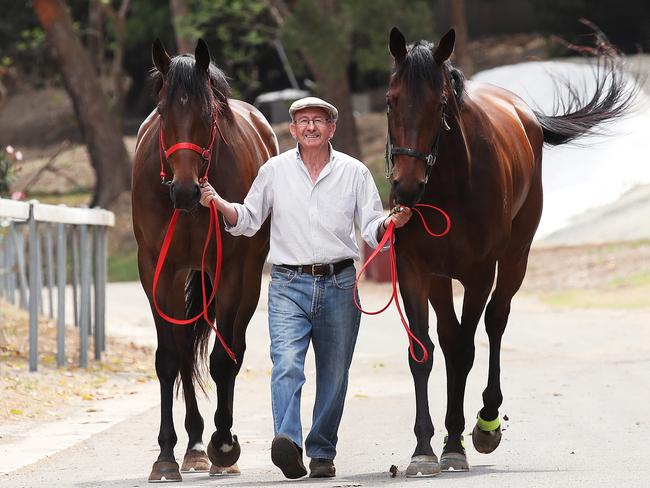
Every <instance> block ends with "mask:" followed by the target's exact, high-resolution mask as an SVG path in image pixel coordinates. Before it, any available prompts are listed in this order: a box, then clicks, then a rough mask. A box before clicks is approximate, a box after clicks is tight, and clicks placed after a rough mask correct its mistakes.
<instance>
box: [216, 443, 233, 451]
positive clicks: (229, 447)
mask: <svg viewBox="0 0 650 488" xmlns="http://www.w3.org/2000/svg"><path fill="white" fill-rule="evenodd" d="M232 448H233V445H228V444H221V447H220V448H219V450H220V451H221V452H230V451H232Z"/></svg>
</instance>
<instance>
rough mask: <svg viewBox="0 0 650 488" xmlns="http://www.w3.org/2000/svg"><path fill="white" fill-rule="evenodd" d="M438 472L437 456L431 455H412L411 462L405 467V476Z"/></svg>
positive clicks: (415, 476)
mask: <svg viewBox="0 0 650 488" xmlns="http://www.w3.org/2000/svg"><path fill="white" fill-rule="evenodd" d="M438 474H440V464H439V463H438V457H437V456H436V455H435V454H434V455H432V456H413V457H412V458H411V463H410V464H409V466H408V468H406V477H407V478H419V477H431V476H436V475H438Z"/></svg>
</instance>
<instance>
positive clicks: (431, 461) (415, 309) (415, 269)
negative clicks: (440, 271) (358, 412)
mask: <svg viewBox="0 0 650 488" xmlns="http://www.w3.org/2000/svg"><path fill="white" fill-rule="evenodd" d="M398 259H399V258H398ZM421 269H422V267H421V266H417V265H416V264H415V263H413V262H412V261H411V260H409V259H401V260H399V261H398V272H399V282H400V294H401V295H402V299H403V301H404V311H405V312H406V315H407V317H408V320H409V325H410V328H411V331H412V332H413V334H414V335H415V337H417V338H418V340H419V341H421V342H422V344H424V346H425V347H426V349H427V351H429V358H428V360H427V361H426V362H424V363H418V362H416V361H414V360H413V358H412V357H411V355H410V354H408V359H409V367H410V370H411V375H412V376H413V382H414V384H415V426H414V428H413V431H414V432H415V438H416V440H417V444H416V446H415V451H414V452H413V455H412V456H411V463H410V464H409V466H408V468H407V469H406V476H408V477H413V476H435V475H437V474H438V473H440V465H439V463H438V458H437V456H436V455H435V453H434V452H433V449H432V448H431V438H432V437H433V434H434V427H433V422H432V421H431V414H430V412H429V392H428V383H429V375H430V374H431V368H432V367H433V347H434V346H433V342H432V341H431V338H430V337H429V304H428V302H427V292H428V290H427V288H426V287H423V286H421V285H422V283H426V276H423V275H422V274H421V273H420V270H421ZM415 351H416V354H417V353H419V354H421V353H422V351H419V350H418V347H417V345H416V346H415Z"/></svg>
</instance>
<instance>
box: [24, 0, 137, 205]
mask: <svg viewBox="0 0 650 488" xmlns="http://www.w3.org/2000/svg"><path fill="white" fill-rule="evenodd" d="M33 5H34V11H35V12H36V15H37V17H38V20H39V22H40V23H41V26H42V27H43V30H44V31H45V33H46V34H47V39H48V42H49V44H50V47H51V50H52V54H53V56H54V58H55V59H56V61H57V63H58V65H59V69H60V71H61V74H62V75H63V81H64V83H65V87H66V90H67V91H68V94H69V95H70V98H71V99H72V104H73V106H74V110H75V113H76V115H77V120H78V122H79V127H80V129H81V132H82V134H83V136H84V139H85V141H86V147H87V148H88V152H89V154H90V160H91V164H92V165H93V168H94V170H95V175H96V183H95V190H94V193H93V198H92V201H91V205H92V206H100V207H108V206H110V204H111V203H112V202H113V201H114V200H115V199H116V198H117V197H118V196H119V195H120V194H121V193H122V192H123V191H126V190H129V189H130V184H131V164H130V161H129V156H128V154H127V152H126V147H125V146H124V141H123V140H122V131H121V130H120V124H119V122H118V120H117V118H116V117H115V115H114V114H113V113H112V112H111V111H110V110H109V109H108V103H107V101H106V97H105V95H104V93H103V91H102V90H101V87H100V84H99V81H98V79H97V75H96V73H95V70H94V69H93V66H92V63H91V61H90V58H89V56H88V53H87V52H86V51H85V50H84V48H83V46H82V45H81V42H80V40H79V38H78V37H77V35H76V34H75V32H74V29H73V27H72V20H71V18H70V14H69V13H68V10H67V6H66V5H65V3H64V2H63V1H62V0H33Z"/></svg>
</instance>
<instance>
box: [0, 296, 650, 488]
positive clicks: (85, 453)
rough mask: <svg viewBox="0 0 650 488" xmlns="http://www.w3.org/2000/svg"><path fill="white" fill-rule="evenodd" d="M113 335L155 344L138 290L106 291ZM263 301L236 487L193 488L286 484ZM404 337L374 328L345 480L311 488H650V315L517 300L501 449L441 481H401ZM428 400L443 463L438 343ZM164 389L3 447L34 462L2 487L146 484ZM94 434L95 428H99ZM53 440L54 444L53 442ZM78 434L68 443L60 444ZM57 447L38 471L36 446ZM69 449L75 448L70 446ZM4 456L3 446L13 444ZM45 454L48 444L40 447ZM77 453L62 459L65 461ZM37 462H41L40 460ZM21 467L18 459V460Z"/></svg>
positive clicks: (249, 361) (407, 428)
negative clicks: (436, 486)
mask: <svg viewBox="0 0 650 488" xmlns="http://www.w3.org/2000/svg"><path fill="white" fill-rule="evenodd" d="M362 286H363V287H362V290H361V294H362V300H363V301H364V305H365V306H367V307H368V308H371V309H374V308H377V307H378V306H379V305H380V304H381V302H382V301H383V300H384V299H385V298H387V297H388V293H389V290H388V288H387V287H386V286H381V285H375V284H369V283H364V284H363V285H362ZM108 296H109V299H108V325H109V333H113V334H122V335H127V336H129V337H133V338H135V339H136V340H138V341H140V342H150V341H152V340H153V339H154V334H153V325H151V324H152V321H151V317H150V312H149V309H148V306H147V305H146V301H145V300H144V295H143V293H142V291H141V289H140V287H139V284H118V285H110V286H109V287H108ZM265 302H266V297H265V295H264V296H263V297H262V299H261V304H260V307H259V308H258V311H257V312H256V314H255V316H254V318H253V321H252V322H251V324H250V326H249V332H248V341H247V342H248V350H247V357H246V359H245V362H244V369H243V371H242V373H241V374H240V377H239V380H238V384H237V390H236V400H235V426H234V430H233V431H234V433H236V434H237V435H238V437H239V439H240V442H242V456H241V458H240V460H239V467H240V468H241V470H242V475H241V476H239V477H236V478H209V477H208V476H207V474H191V475H185V479H184V483H183V486H215V485H219V486H222V485H223V486H236V487H253V486H264V487H269V486H287V483H289V481H287V480H285V479H284V478H283V477H282V474H281V473H280V472H279V470H277V469H276V468H275V467H274V466H273V465H272V464H271V460H270V441H271V438H272V435H273V432H272V421H271V410H270V395H269V386H268V384H269V378H270V367H271V364H270V360H269V359H268V333H267V330H266V307H265ZM476 344H477V349H476V360H475V363H474V368H473V370H472V372H471V374H470V377H469V381H468V388H467V394H466V402H465V414H466V417H467V419H468V421H467V429H466V431H467V432H470V431H471V428H472V426H473V420H472V419H473V418H474V416H475V413H476V412H477V411H478V409H479V408H480V407H481V392H482V390H483V388H484V386H485V381H486V377H487V368H486V365H487V338H486V336H485V333H484V331H483V330H482V326H481V327H479V333H478V335H477V339H476ZM406 347H407V342H406V336H405V333H404V331H403V329H402V328H401V325H400V323H399V321H398V319H397V317H396V314H395V312H394V311H393V310H392V309H391V310H390V311H388V312H386V313H384V314H382V315H380V316H374V317H364V319H363V321H362V326H361V333H360V336H359V340H358V345H357V351H356V353H355V359H354V362H353V365H352V373H351V379H350V386H349V392H348V400H347V404H346V411H345V413H344V416H343V422H342V425H341V429H340V434H339V454H338V456H337V459H336V466H337V471H338V477H337V478H334V479H332V480H326V481H312V480H309V479H305V480H302V481H298V483H300V484H301V485H303V486H319V487H349V486H366V487H371V486H402V485H406V484H407V483H408V486H424V485H425V484H428V483H444V484H445V485H448V486H453V487H459V486H460V487H462V486H468V487H469V486H476V485H477V484H479V485H480V486H481V487H491V486H495V487H497V486H498V487H500V488H502V487H517V488H519V487H521V486H526V487H547V486H548V487H556V486H557V487H559V486H561V487H574V486H576V487H577V486H584V487H598V486H608V487H610V486H625V487H626V488H632V487H647V486H648V483H649V482H648V479H650V467H649V463H648V459H650V446H649V444H648V439H649V438H650V423H649V421H648V419H646V417H645V416H646V414H647V411H648V409H647V406H648V404H650V373H649V371H650V367H649V366H650V312H647V311H645V312H639V311H598V310H592V311H568V312H565V311H562V312H559V311H553V310H550V309H548V308H546V307H545V306H543V305H540V304H538V303H536V302H533V301H528V300H525V299H521V298H520V299H516V301H515V303H514V304H513V311H512V314H511V319H510V323H509V327H508V329H507V331H506V335H505V337H504V342H503V352H502V359H503V361H502V386H503V392H504V397H505V401H504V405H503V406H502V409H501V412H500V413H501V414H502V415H503V414H506V415H507V416H508V418H509V421H507V422H505V423H504V427H505V432H504V437H503V441H502V443H501V445H500V446H499V448H498V449H497V450H496V451H495V452H494V453H492V454H489V455H482V454H479V453H477V452H476V451H475V450H474V449H473V447H472V446H471V439H470V438H469V437H468V436H467V437H466V444H467V446H468V457H469V462H470V464H471V470H470V471H469V472H468V473H443V474H441V475H440V476H439V477H437V478H436V479H433V480H432V479H408V480H407V479H406V478H405V477H404V476H403V475H402V474H398V476H397V477H396V478H391V477H390V474H389V473H388V470H389V468H390V466H391V465H393V464H394V465H397V466H398V467H399V469H400V470H404V469H405V468H406V466H407V464H408V461H409V458H410V455H411V453H412V450H413V448H414V446H415V439H414V435H413V422H414V394H413V388H412V380H411V376H410V373H409V371H408V365H407V362H406ZM313 369H314V368H313V357H310V359H309V360H308V367H307V370H308V372H307V376H308V380H307V384H306V385H305V388H304V390H303V426H304V428H305V429H307V428H308V427H309V424H310V418H311V414H310V409H311V406H312V405H313V399H314V388H313V387H314V385H313V378H314V375H313ZM429 391H430V403H431V411H432V416H433V421H434V424H435V426H436V428H437V433H436V435H435V437H434V439H433V443H434V444H433V445H434V450H435V451H436V452H437V453H438V454H440V451H441V449H442V439H443V437H444V433H445V432H444V423H443V419H444V407H445V394H444V391H445V375H444V364H443V360H442V354H441V352H440V349H439V348H438V347H437V346H436V352H435V362H434V371H433V373H432V377H431V381H430V386H429ZM157 395H158V394H157V389H156V387H155V385H148V386H143V391H142V392H141V393H140V394H138V395H136V396H134V397H130V398H127V399H123V400H122V401H121V402H120V403H119V404H116V403H115V402H114V403H112V404H110V405H109V404H106V406H105V407H103V408H102V407H101V406H100V408H99V409H98V410H99V411H98V412H95V413H93V414H89V415H92V418H89V419H87V420H86V421H84V420H83V419H79V418H75V419H70V421H69V422H59V425H58V426H57V429H56V431H55V433H54V434H53V433H52V429H51V427H52V426H49V427H50V430H49V431H47V427H48V426H40V427H39V429H40V430H38V429H35V430H34V431H33V432H32V435H31V436H30V440H31V444H29V445H27V444H24V445H19V444H16V448H15V449H10V450H5V451H4V452H3V454H2V456H3V457H4V458H5V460H7V459H8V460H10V461H11V459H12V457H13V458H14V460H18V461H21V462H22V464H27V463H31V464H28V465H26V466H24V467H22V468H20V469H17V470H12V471H11V472H10V473H9V474H5V475H2V476H0V485H2V487H40V486H56V487H68V486H69V487H96V486H102V487H140V486H150V485H148V483H147V481H146V479H147V476H148V474H149V471H150V468H151V464H152V463H153V461H154V460H155V458H156V456H157V453H158V446H157V442H156V436H157V433H158V422H159V413H158V407H157ZM181 404H182V401H180V400H179V401H178V402H177V405H176V407H175V419H176V426H177V433H178V436H179V442H178V445H177V448H176V456H177V458H178V459H179V461H180V459H182V455H183V453H184V449H185V445H186V442H187V437H186V434H185V432H184V430H183V427H182V426H183V408H182V405H181ZM211 405H214V400H211V399H208V400H204V401H203V402H202V409H201V410H202V413H203V416H204V418H205V419H206V426H207V428H206V435H205V436H204V438H205V439H206V440H207V438H208V436H209V434H210V433H211V432H212V425H211V417H212V413H213V407H211ZM89 429H90V430H89ZM48 432H49V437H45V435H46V434H47V433H48ZM66 435H68V436H69V438H70V439H72V440H70V441H69V442H63V441H64V439H66ZM42 444H47V447H49V451H48V454H49V455H48V456H47V457H46V458H44V459H40V460H38V461H37V459H38V457H39V456H42V455H43V454H40V455H39V454H38V452H39V451H38V449H36V447H35V446H37V445H42ZM67 446H70V447H67ZM5 447H6V446H5ZM41 447H42V446H41ZM63 447H67V448H65V449H64V450H58V449H61V448H63ZM33 461H37V462H33ZM18 464H20V462H19V463H18Z"/></svg>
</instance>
